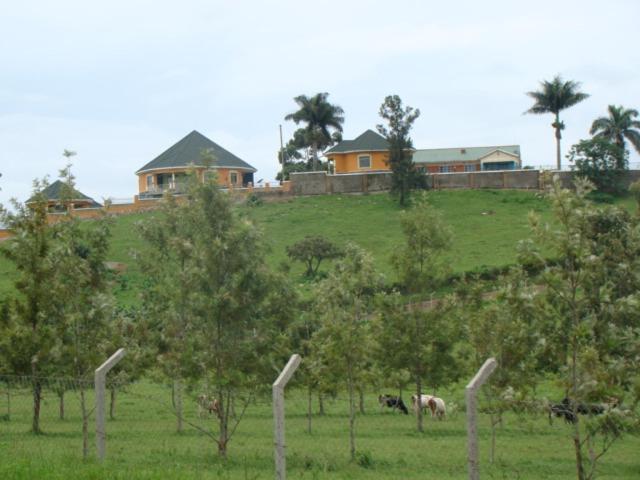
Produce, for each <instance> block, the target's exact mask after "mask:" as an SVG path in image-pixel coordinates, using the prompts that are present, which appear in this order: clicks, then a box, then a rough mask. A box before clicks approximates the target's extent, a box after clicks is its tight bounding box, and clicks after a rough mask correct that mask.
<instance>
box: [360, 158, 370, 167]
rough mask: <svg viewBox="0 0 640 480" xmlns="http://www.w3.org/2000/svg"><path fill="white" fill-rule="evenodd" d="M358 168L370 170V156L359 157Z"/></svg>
mask: <svg viewBox="0 0 640 480" xmlns="http://www.w3.org/2000/svg"><path fill="white" fill-rule="evenodd" d="M358 168H371V155H359V156H358Z"/></svg>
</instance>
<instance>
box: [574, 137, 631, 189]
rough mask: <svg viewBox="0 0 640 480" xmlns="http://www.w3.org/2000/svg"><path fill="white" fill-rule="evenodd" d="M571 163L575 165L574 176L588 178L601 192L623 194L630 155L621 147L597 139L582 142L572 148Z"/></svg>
mask: <svg viewBox="0 0 640 480" xmlns="http://www.w3.org/2000/svg"><path fill="white" fill-rule="evenodd" d="M569 161H571V162H573V163H574V176H577V177H584V178H587V179H588V180H589V181H591V183H593V184H594V185H595V186H596V188H597V189H598V190H599V191H600V192H606V193H613V194H619V193H621V192H622V182H621V181H622V176H623V175H624V173H625V172H626V171H627V170H628V154H627V152H626V151H625V150H624V149H623V148H622V147H620V146H619V145H616V144H615V143H611V142H609V141H608V140H604V139H602V138H597V137H595V138H592V139H589V140H581V141H580V142H579V143H577V144H575V145H574V146H573V147H571V150H570V152H569Z"/></svg>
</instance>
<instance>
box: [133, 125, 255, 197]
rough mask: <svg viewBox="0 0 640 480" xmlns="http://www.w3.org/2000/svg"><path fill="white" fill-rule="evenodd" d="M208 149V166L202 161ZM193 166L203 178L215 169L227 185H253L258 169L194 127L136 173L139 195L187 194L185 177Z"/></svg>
mask: <svg viewBox="0 0 640 480" xmlns="http://www.w3.org/2000/svg"><path fill="white" fill-rule="evenodd" d="M205 152H209V153H210V154H211V155H212V156H213V163H212V164H211V165H210V166H208V167H207V166H205V164H204V162H203V153H205ZM192 168H194V169H195V170H196V172H197V175H198V176H199V177H200V178H201V179H204V176H205V175H206V174H207V172H209V171H215V172H216V174H217V177H218V183H219V184H220V185H221V186H223V187H227V188H240V187H246V186H247V185H249V184H253V174H254V173H255V172H256V169H255V168H253V167H252V166H251V165H249V164H248V163H247V162H245V161H244V160H242V159H240V158H238V157H236V156H235V155H234V154H233V153H231V152H229V151H228V150H225V149H224V148H222V147H221V146H220V145H218V144H217V143H215V142H213V141H211V140H209V139H208V138H207V137H205V136H204V135H202V134H201V133H199V132H197V131H195V130H194V131H193V132H191V133H190V134H189V135H187V136H186V137H184V138H183V139H182V140H180V141H179V142H178V143H176V144H175V145H173V146H172V147H170V148H169V149H167V150H166V151H164V152H163V153H161V154H160V155H158V156H157V157H156V158H154V159H153V160H151V161H150V162H149V163H147V164H146V165H145V166H143V167H142V168H140V169H139V170H138V171H137V172H136V175H137V176H138V192H139V195H140V198H150V197H158V196H161V195H162V194H163V193H164V192H166V191H170V192H173V193H184V191H185V188H186V183H185V182H186V176H187V173H188V172H189V170H190V169H192Z"/></svg>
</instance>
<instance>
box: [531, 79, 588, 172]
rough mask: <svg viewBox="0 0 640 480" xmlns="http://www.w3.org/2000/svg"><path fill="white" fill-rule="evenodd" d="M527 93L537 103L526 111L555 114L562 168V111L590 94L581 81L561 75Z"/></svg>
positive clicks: (558, 152)
mask: <svg viewBox="0 0 640 480" xmlns="http://www.w3.org/2000/svg"><path fill="white" fill-rule="evenodd" d="M527 95H528V96H530V97H531V98H533V99H534V100H535V103H534V104H533V106H532V107H531V108H530V109H529V110H527V111H526V112H525V113H535V114H543V113H552V114H553V115H555V120H554V122H553V123H552V124H551V126H552V127H553V128H554V129H555V133H556V160H557V166H558V170H561V169H562V160H561V153H560V152H561V151H560V140H561V139H562V130H564V122H561V121H560V112H561V111H562V110H566V109H567V108H570V107H573V106H574V105H576V104H577V103H580V102H581V101H583V100H585V99H587V98H588V97H589V95H588V94H586V93H583V92H581V91H580V83H579V82H574V81H572V80H567V81H566V82H565V81H564V80H562V77H561V76H560V75H556V76H555V77H553V79H552V80H551V81H550V82H549V81H547V80H544V81H542V82H540V90H536V91H533V92H527Z"/></svg>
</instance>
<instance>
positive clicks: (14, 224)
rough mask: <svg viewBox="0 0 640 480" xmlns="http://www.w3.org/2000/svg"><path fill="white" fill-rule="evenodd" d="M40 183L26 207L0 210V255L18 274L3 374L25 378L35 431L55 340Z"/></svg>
mask: <svg viewBox="0 0 640 480" xmlns="http://www.w3.org/2000/svg"><path fill="white" fill-rule="evenodd" d="M46 187H47V183H46V181H42V182H39V181H36V182H34V191H33V196H32V197H31V198H32V201H31V202H30V203H29V205H25V204H21V203H18V202H14V203H13V208H14V212H9V211H8V210H5V209H1V210H0V220H1V221H2V223H3V224H5V225H6V226H7V228H8V229H9V230H10V231H11V232H12V233H13V234H14V236H13V238H12V239H11V240H9V241H6V242H3V243H2V244H1V245H0V252H1V253H2V254H3V255H4V256H5V257H6V258H8V259H9V261H11V263H13V265H14V266H15V268H16V270H17V272H18V274H17V279H16V281H15V284H14V285H15V289H16V291H17V292H18V295H16V296H15V297H14V298H13V299H12V301H11V308H10V315H9V319H8V322H7V324H6V325H5V327H4V331H3V332H2V335H0V346H1V347H2V348H0V351H2V352H3V353H4V357H5V362H6V363H7V365H8V366H9V370H10V371H11V372H13V373H15V374H18V375H25V376H30V377H31V382H32V389H33V415H32V422H31V430H32V432H33V433H41V428H40V406H41V401H42V377H43V376H46V375H48V374H50V373H51V372H52V371H53V366H54V365H53V362H54V359H55V350H56V345H57V342H58V338H57V336H56V332H55V322H54V318H55V317H54V311H55V309H54V302H53V300H54V297H53V296H52V295H51V293H52V292H51V289H52V279H53V278H55V274H56V272H55V264H54V262H53V257H52V253H51V250H52V243H53V241H54V240H53V230H52V227H51V226H50V225H49V224H48V223H47V198H46V197H45V195H44V194H43V193H42V191H43V190H44V189H45V188H46Z"/></svg>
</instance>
